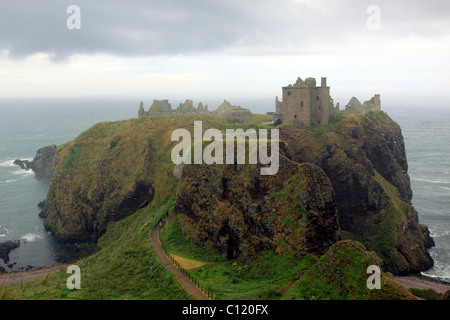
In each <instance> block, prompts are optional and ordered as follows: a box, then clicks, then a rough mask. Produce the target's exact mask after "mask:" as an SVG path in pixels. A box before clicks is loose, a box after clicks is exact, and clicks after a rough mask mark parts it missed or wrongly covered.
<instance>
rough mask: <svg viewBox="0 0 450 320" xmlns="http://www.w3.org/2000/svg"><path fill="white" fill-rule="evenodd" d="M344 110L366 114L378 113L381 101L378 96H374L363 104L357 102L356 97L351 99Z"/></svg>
mask: <svg viewBox="0 0 450 320" xmlns="http://www.w3.org/2000/svg"><path fill="white" fill-rule="evenodd" d="M345 110H348V111H352V112H358V113H362V114H366V113H367V112H370V111H380V110H381V99H380V95H379V94H376V95H375V96H374V97H373V98H372V99H370V100H369V101H364V103H361V102H359V100H358V99H357V98H356V97H352V98H351V99H350V101H349V102H348V104H347V105H346V106H345Z"/></svg>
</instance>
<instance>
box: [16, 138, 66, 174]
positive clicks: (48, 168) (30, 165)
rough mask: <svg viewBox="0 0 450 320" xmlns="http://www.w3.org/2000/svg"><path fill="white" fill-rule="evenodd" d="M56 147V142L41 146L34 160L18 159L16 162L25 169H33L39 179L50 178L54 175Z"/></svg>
mask: <svg viewBox="0 0 450 320" xmlns="http://www.w3.org/2000/svg"><path fill="white" fill-rule="evenodd" d="M56 148H57V147H56V145H54V144H53V145H50V146H46V147H43V148H40V149H39V150H38V151H37V152H36V156H35V157H34V158H33V160H32V161H28V160H20V159H17V160H16V161H14V164H15V165H17V166H19V167H21V168H22V169H24V170H30V169H31V170H33V172H34V173H35V178H36V179H37V180H44V179H45V180H49V179H50V178H51V177H52V170H53V159H54V157H55V153H56Z"/></svg>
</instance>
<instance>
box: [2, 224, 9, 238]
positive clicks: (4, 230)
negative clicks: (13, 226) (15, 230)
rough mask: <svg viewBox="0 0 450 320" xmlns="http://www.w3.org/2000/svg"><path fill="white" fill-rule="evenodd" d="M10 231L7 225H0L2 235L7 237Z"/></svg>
mask: <svg viewBox="0 0 450 320" xmlns="http://www.w3.org/2000/svg"><path fill="white" fill-rule="evenodd" d="M8 232H9V230H8V229H6V228H5V227H2V226H0V237H6V235H7V234H8Z"/></svg>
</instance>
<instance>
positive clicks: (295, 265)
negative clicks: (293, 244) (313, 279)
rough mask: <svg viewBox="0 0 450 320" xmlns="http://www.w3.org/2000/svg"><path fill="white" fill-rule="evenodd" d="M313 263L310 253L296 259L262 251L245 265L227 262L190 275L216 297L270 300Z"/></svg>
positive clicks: (237, 262)
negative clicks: (300, 258)
mask: <svg viewBox="0 0 450 320" xmlns="http://www.w3.org/2000/svg"><path fill="white" fill-rule="evenodd" d="M314 262H315V258H314V257H312V256H307V257H305V258H303V259H302V260H300V261H299V260H298V259H296V258H295V257H294V256H293V255H292V256H289V257H286V256H281V255H277V254H275V253H274V252H273V251H266V252H262V253H260V254H259V255H258V257H257V258H256V259H255V260H253V261H251V262H250V263H248V264H243V263H242V262H241V261H240V260H235V261H228V262H226V263H223V264H218V265H215V266H210V267H204V268H200V269H198V270H197V271H195V272H192V273H191V274H192V275H193V276H194V277H195V278H196V279H197V280H198V281H199V282H200V283H201V284H202V285H203V286H204V287H205V288H206V289H207V290H209V291H210V292H211V293H212V294H214V295H215V296H216V297H217V299H226V300H260V299H262V300H272V299H279V298H280V297H281V295H282V290H283V288H284V287H286V286H287V285H289V284H290V283H291V282H292V281H293V280H294V279H295V278H297V277H298V276H299V275H300V274H302V273H304V272H305V271H306V270H307V269H308V268H309V267H310V266H311V265H313V264H314Z"/></svg>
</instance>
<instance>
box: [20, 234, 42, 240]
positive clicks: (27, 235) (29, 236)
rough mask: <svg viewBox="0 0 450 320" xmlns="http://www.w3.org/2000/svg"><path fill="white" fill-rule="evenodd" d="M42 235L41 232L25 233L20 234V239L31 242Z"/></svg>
mask: <svg viewBox="0 0 450 320" xmlns="http://www.w3.org/2000/svg"><path fill="white" fill-rule="evenodd" d="M43 237H44V236H43V235H41V234H35V233H27V234H26V235H24V236H22V237H21V238H20V239H22V240H25V241H28V242H33V241H36V240H38V239H42V238H43Z"/></svg>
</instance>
